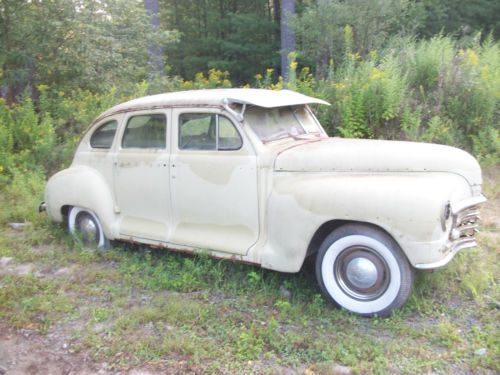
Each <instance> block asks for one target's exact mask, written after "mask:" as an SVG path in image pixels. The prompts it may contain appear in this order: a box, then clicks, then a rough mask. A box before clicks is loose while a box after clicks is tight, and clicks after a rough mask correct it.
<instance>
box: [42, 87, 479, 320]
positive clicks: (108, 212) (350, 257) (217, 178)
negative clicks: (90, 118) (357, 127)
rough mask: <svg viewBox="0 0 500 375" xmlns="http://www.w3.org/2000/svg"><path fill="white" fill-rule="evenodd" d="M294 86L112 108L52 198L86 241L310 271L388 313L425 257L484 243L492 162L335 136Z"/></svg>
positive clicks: (55, 182)
mask: <svg viewBox="0 0 500 375" xmlns="http://www.w3.org/2000/svg"><path fill="white" fill-rule="evenodd" d="M309 104H328V103H326V102H324V101H322V100H319V99H315V98H311V97H308V96H304V95H301V94H299V93H295V92H292V91H286V90H283V91H269V90H257V89H216V90H200V91H188V92H177V93H168V94H161V95H155V96H148V97H143V98H139V99H136V100H132V101H129V102H127V103H123V104H120V105H117V106H115V107H113V108H111V109H109V110H108V111H106V112H104V113H103V114H101V115H100V116H99V117H98V118H97V119H96V120H95V121H94V123H93V124H92V125H91V126H90V128H89V130H88V131H87V132H86V134H85V135H84V136H83V138H82V140H81V142H80V145H79V146H78V149H77V151H76V154H75V157H74V160H73V163H72V164H71V166H70V167H69V168H68V169H65V170H63V171H61V172H59V173H57V174H56V175H54V176H52V177H51V178H50V180H49V181H48V183H47V187H46V192H45V202H46V205H45V206H44V207H46V210H47V212H48V214H49V215H50V217H51V218H52V219H53V220H54V221H56V222H63V221H64V222H67V223H68V227H69V230H70V231H71V232H78V233H79V234H80V235H81V236H82V237H83V240H84V242H86V243H95V244H96V245H97V246H98V247H106V246H107V245H108V241H109V240H122V241H130V242H134V243H144V244H149V245H152V246H156V247H165V248H168V249H173V250H181V251H193V252H195V251H199V250H204V251H208V252H209V253H210V254H211V255H213V256H216V257H221V258H230V259H233V260H239V261H243V262H249V263H254V264H258V265H261V266H262V267H264V268H268V269H272V270H277V271H281V272H297V271H299V270H300V268H301V267H302V264H303V263H304V259H305V258H306V257H308V256H315V257H316V274H317V278H318V282H319V285H320V287H321V289H322V291H323V292H324V294H325V296H326V297H327V299H328V300H330V301H331V302H333V303H335V304H337V305H340V306H341V307H343V308H345V309H347V310H349V311H352V312H355V313H358V314H361V315H367V316H372V315H378V316H386V315H388V314H390V312H391V311H392V310H394V309H395V308H398V307H400V306H401V305H403V303H404V302H405V301H406V300H407V299H408V297H409V295H410V293H411V288H412V284H413V274H414V269H417V270H418V269H420V270H429V269H434V268H438V267H441V266H444V265H445V264H446V263H448V262H449V261H450V260H451V259H452V258H453V256H454V255H455V254H456V253H457V252H458V251H459V250H461V249H464V248H467V247H472V246H475V244H476V242H475V239H474V233H475V230H476V227H477V225H478V219H479V216H478V206H479V205H480V204H481V203H483V202H484V201H485V198H484V197H483V196H482V195H481V170H480V168H479V165H478V163H477V162H476V160H475V159H474V158H473V157H472V156H470V155H469V154H468V153H466V152H464V151H461V150H459V149H456V148H452V147H447V146H438V145H433V144H419V143H410V142H392V141H378V140H357V139H340V138H329V137H328V136H327V134H326V133H325V131H324V130H323V128H322V127H321V125H320V124H319V123H318V121H317V120H316V118H315V117H314V115H313V113H312V112H311V110H310V108H309V106H308V105H309Z"/></svg>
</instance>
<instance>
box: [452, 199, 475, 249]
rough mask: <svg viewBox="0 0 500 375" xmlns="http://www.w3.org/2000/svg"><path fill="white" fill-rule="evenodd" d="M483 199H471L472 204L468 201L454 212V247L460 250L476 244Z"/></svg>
mask: <svg viewBox="0 0 500 375" xmlns="http://www.w3.org/2000/svg"><path fill="white" fill-rule="evenodd" d="M480 203H482V201H478V200H471V201H470V205H468V204H467V203H466V205H463V206H462V207H460V208H459V209H458V210H452V211H453V212H452V213H453V226H452V230H451V232H450V240H451V242H452V246H451V247H452V249H453V250H455V251H458V250H460V249H463V248H466V247H473V246H476V236H475V235H476V232H477V228H478V227H479V223H480V221H481V218H480V216H479V205H480Z"/></svg>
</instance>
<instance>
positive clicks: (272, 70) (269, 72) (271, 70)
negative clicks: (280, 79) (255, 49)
mask: <svg viewBox="0 0 500 375" xmlns="http://www.w3.org/2000/svg"><path fill="white" fill-rule="evenodd" d="M273 72H274V69H273V68H267V70H266V74H267V75H271V74H273Z"/></svg>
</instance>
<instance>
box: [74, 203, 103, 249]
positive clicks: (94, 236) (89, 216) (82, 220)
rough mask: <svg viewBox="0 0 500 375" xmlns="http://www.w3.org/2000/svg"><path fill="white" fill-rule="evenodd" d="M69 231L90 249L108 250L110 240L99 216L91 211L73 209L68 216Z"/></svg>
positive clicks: (79, 208)
mask: <svg viewBox="0 0 500 375" xmlns="http://www.w3.org/2000/svg"><path fill="white" fill-rule="evenodd" d="M68 228H69V231H70V232H71V233H72V234H73V235H74V236H75V237H78V238H79V239H81V241H82V243H83V245H84V246H85V247H89V248H98V249H107V248H108V247H109V240H108V239H107V238H106V236H105V234H104V231H103V230H102V226H101V223H100V221H99V219H98V217H97V215H96V214H95V213H94V212H92V211H91V210H88V209H85V208H81V207H72V208H71V210H70V212H69V215H68Z"/></svg>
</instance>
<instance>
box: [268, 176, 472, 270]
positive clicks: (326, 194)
mask: <svg viewBox="0 0 500 375" xmlns="http://www.w3.org/2000/svg"><path fill="white" fill-rule="evenodd" d="M273 186H274V187H273V191H272V192H271V194H270V196H269V200H268V208H267V211H268V223H267V230H268V241H267V244H266V245H265V246H264V249H263V251H262V253H261V257H260V258H261V263H262V265H263V266H264V267H266V268H271V269H276V270H281V271H285V272H296V271H298V270H299V269H300V267H301V266H302V263H303V261H304V259H305V257H306V255H307V249H308V247H309V244H310V242H311V240H312V238H313V236H314V234H315V233H316V231H317V230H318V228H319V227H320V226H321V225H323V224H324V223H326V222H329V221H333V220H338V221H343V222H361V223H368V224H372V225H374V226H376V227H379V228H381V229H382V230H384V231H386V232H387V233H389V235H391V236H392V237H393V238H394V240H395V241H396V242H397V243H398V244H399V245H400V247H401V248H402V250H403V252H404V253H405V254H406V256H407V258H408V260H409V261H410V263H411V264H412V265H415V264H417V263H428V262H431V261H435V260H436V259H438V258H439V256H440V254H439V250H440V248H441V247H442V246H443V244H444V243H445V242H446V240H447V238H448V235H449V230H450V227H451V225H450V224H449V221H450V220H451V219H449V218H448V219H446V220H444V223H442V220H443V214H444V210H445V206H446V205H447V204H448V203H449V202H453V201H459V200H461V199H464V198H466V197H469V196H470V195H471V191H470V186H469V184H468V183H467V181H466V180H465V179H464V178H462V177H461V176H459V175H456V174H452V173H405V174H403V173H378V174H375V173H364V174H363V173H357V174H353V173H307V172H304V173H295V172H278V173H276V174H275V178H274V184H273Z"/></svg>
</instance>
